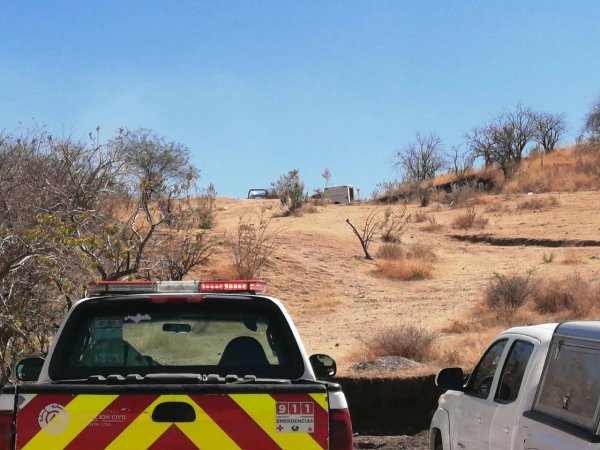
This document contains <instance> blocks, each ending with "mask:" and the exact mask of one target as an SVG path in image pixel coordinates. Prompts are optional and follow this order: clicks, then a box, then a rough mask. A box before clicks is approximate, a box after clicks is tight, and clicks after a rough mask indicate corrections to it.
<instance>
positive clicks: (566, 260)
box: [561, 250, 583, 264]
mask: <svg viewBox="0 0 600 450" xmlns="http://www.w3.org/2000/svg"><path fill="white" fill-rule="evenodd" d="M561 263H563V264H581V263H583V256H582V255H581V253H577V252H576V251H575V250H567V251H566V252H565V253H564V255H563V258H562V261H561Z"/></svg>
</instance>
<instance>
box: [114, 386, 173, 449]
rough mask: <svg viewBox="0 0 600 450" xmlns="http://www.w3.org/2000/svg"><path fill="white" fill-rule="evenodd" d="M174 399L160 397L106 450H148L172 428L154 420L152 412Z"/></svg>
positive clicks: (168, 396) (166, 423)
mask: <svg viewBox="0 0 600 450" xmlns="http://www.w3.org/2000/svg"><path fill="white" fill-rule="evenodd" d="M170 397H172V396H170V395H164V396H161V397H158V398H157V399H156V400H155V401H154V402H152V404H150V406H148V407H147V408H146V409H145V410H144V411H143V412H142V413H141V414H140V415H139V416H138V417H137V418H136V419H135V420H134V421H133V422H131V423H130V424H129V426H128V427H127V428H126V429H124V430H123V431H122V432H121V434H119V435H118V436H117V437H116V439H115V440H114V441H112V442H111V443H110V444H109V445H108V447H106V450H131V449H132V448H148V447H150V446H151V445H152V444H154V442H155V441H156V440H157V439H158V438H159V437H160V436H161V435H162V434H163V433H164V432H165V431H166V430H167V428H169V427H170V426H171V424H170V423H168V422H161V423H157V422H154V421H153V420H152V411H153V410H154V408H156V406H157V405H158V404H159V403H162V402H164V401H168V399H169V398H170Z"/></svg>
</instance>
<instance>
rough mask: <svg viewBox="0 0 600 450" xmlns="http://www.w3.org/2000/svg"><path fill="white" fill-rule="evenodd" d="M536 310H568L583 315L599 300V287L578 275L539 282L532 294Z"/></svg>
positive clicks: (576, 314) (572, 314)
mask: <svg viewBox="0 0 600 450" xmlns="http://www.w3.org/2000/svg"><path fill="white" fill-rule="evenodd" d="M532 300H533V304H534V308H535V310H536V311H538V312H540V313H544V314H556V313H564V312H568V313H569V315H570V316H572V317H573V316H574V317H584V316H585V315H587V314H589V313H590V311H591V309H592V307H593V306H594V305H596V304H598V301H599V300H600V289H598V287H597V286H593V285H592V284H591V283H590V282H589V281H587V280H585V279H584V278H582V277H581V276H580V275H578V274H575V275H570V276H567V277H565V278H561V279H548V280H545V281H543V282H540V283H539V284H538V285H537V287H536V289H535V290H534V292H533V294H532Z"/></svg>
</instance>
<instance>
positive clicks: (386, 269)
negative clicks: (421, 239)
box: [377, 259, 433, 281]
mask: <svg viewBox="0 0 600 450" xmlns="http://www.w3.org/2000/svg"><path fill="white" fill-rule="evenodd" d="M377 273H378V274H380V275H382V276H384V277H385V278H389V279H392V280H402V281H413V280H424V279H427V278H431V277H432V273H433V267H432V266H431V265H430V264H429V263H428V262H426V261H423V260H420V259H398V260H383V261H381V262H379V264H378V268H377Z"/></svg>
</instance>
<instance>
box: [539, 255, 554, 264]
mask: <svg viewBox="0 0 600 450" xmlns="http://www.w3.org/2000/svg"><path fill="white" fill-rule="evenodd" d="M554 258H556V252H544V254H543V255H542V261H543V262H544V264H550V263H551V262H553V261H554Z"/></svg>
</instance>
